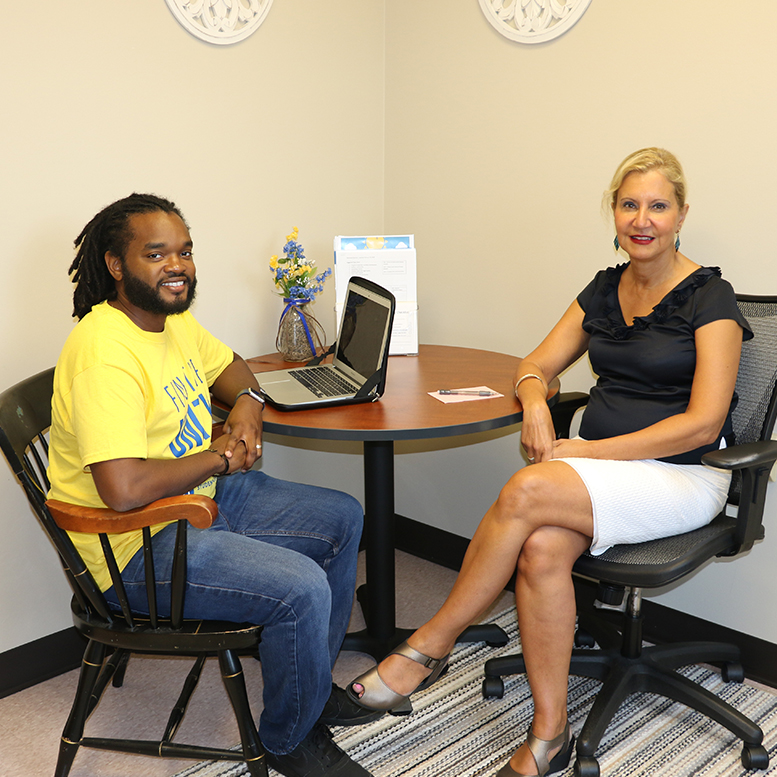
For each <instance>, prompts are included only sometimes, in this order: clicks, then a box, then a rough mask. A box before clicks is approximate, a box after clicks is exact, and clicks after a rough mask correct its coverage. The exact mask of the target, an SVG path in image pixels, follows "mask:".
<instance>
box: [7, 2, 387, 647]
mask: <svg viewBox="0 0 777 777" xmlns="http://www.w3.org/2000/svg"><path fill="white" fill-rule="evenodd" d="M7 5H8V4H7ZM3 19H4V25H7V26H6V28H5V29H6V32H7V34H6V35H5V36H4V41H3V45H2V46H1V47H0V72H2V73H3V77H2V79H0V106H2V108H1V109H0V110H2V117H3V118H2V121H0V148H2V149H3V153H2V162H0V223H1V224H2V228H0V262H1V263H2V270H3V283H2V284H0V328H1V329H2V336H3V343H4V344H3V348H2V357H1V359H2V364H1V366H2V369H1V370H0V376H1V379H0V383H2V386H3V387H5V386H8V385H11V384H12V383H13V382H15V381H16V380H19V379H21V378H22V377H24V376H26V375H28V374H30V373H32V372H37V371H38V370H41V369H44V368H46V367H49V366H50V365H52V364H53V363H54V362H55V361H56V358H57V355H58V353H59V350H60V348H61V346H62V343H63V341H64V339H65V337H66V336H67V333H68V332H69V330H70V328H71V326H72V323H71V318H70V315H71V310H72V306H71V295H72V292H71V288H70V282H69V280H68V277H67V268H68V266H69V263H70V262H71V260H72V257H73V252H72V241H73V239H74V238H75V237H76V235H77V234H78V232H79V231H80V230H81V228H82V227H83V226H84V224H85V223H86V222H87V221H88V220H89V219H90V218H91V217H92V215H93V214H94V213H95V212H97V210H99V209H100V208H101V207H102V206H104V205H106V204H108V203H109V202H111V201H113V200H114V199H116V198H118V197H122V196H125V195H126V194H129V193H130V192H131V191H133V190H138V191H143V190H150V191H154V192H157V193H159V194H163V195H166V196H168V197H171V198H173V199H174V200H176V202H177V203H178V204H179V205H180V206H181V208H182V209H183V211H184V213H185V214H186V216H187V219H188V220H189V222H190V224H191V226H192V235H193V238H194V242H195V256H196V259H197V264H198V272H199V275H200V281H201V283H200V290H199V293H198V302H197V305H196V314H197V316H198V317H199V318H200V320H201V321H202V322H203V323H204V324H205V325H206V326H207V327H209V328H210V329H211V330H212V331H214V332H215V333H216V334H217V335H218V336H219V337H221V338H222V339H224V340H225V341H226V342H228V343H230V344H231V345H232V346H233V347H234V348H235V349H236V350H237V351H238V352H240V353H243V354H245V355H254V354H257V353H265V352H267V351H269V350H273V349H274V336H275V328H276V326H277V317H278V316H279V315H280V311H281V303H280V300H278V299H277V298H276V297H274V296H273V294H272V284H271V282H270V273H269V269H268V262H269V257H270V255H271V254H274V253H279V252H280V248H281V246H282V245H283V243H284V242H285V235H286V234H288V232H289V231H290V230H291V227H292V226H294V225H296V226H299V228H300V238H301V240H302V242H303V245H304V246H305V248H306V249H307V254H308V256H312V257H315V258H317V259H318V260H319V262H320V263H321V265H322V266H324V267H325V266H328V265H329V264H331V258H332V237H333V235H335V234H337V233H340V232H342V233H353V232H359V231H374V232H378V233H380V232H381V231H382V228H383V102H384V101H383V85H384V51H383V48H384V45H383V41H384V19H383V3H382V2H379V1H377V0H370V2H365V1H364V0H333V1H331V0H330V2H327V3H319V2H313V0H303V1H302V2H295V3H288V2H283V0H280V1H279V2H276V3H275V4H274V7H273V8H272V10H271V12H270V13H269V15H268V16H267V19H266V21H265V23H264V24H263V25H262V27H261V28H260V29H259V30H258V31H257V32H256V33H255V34H254V35H253V36H252V37H251V38H249V39H248V40H246V41H244V42H242V43H239V44H236V45H233V46H215V45H209V44H206V43H203V42H202V41H199V40H197V39H196V38H194V37H192V36H191V35H190V34H189V33H188V32H186V31H185V30H184V29H183V28H182V27H181V26H180V25H179V24H178V22H177V21H176V20H175V19H174V18H173V16H172V14H171V13H170V11H169V10H168V9H167V6H166V5H165V3H164V0H132V2H131V3H127V2H119V1H118V0H79V1H78V2H77V3H63V2H61V1H60V0H42V2H40V3H38V4H37V5H36V7H35V12H34V13H32V14H31V13H30V11H29V9H28V8H26V7H25V6H24V4H16V3H12V4H10V7H5V8H4V15H3ZM329 294H331V299H330V300H327V296H328V295H329ZM333 307H334V295H333V293H332V290H331V289H330V290H328V293H327V295H325V298H324V300H322V303H321V309H322V310H324V311H326V310H329V311H331V310H332V309H333ZM323 317H324V318H326V322H327V329H328V333H329V334H330V335H331V334H332V329H333V325H332V322H331V321H330V319H331V318H332V317H333V316H328V317H327V316H323ZM0 493H1V494H2V502H3V510H2V512H0V525H1V526H2V532H3V540H4V541H3V542H2V544H0V623H3V624H11V623H13V624H14V629H13V630H11V629H10V628H7V627H4V628H3V629H2V630H0V651H2V650H7V649H9V648H11V647H14V646H15V645H18V644H23V643H25V642H28V641H30V640H33V639H36V638H38V637H40V636H43V635H45V634H48V633H50V632H53V631H56V630H58V629H61V628H65V627H66V626H68V625H70V618H69V614H68V611H67V606H66V603H67V601H68V597H67V596H66V595H65V592H64V590H63V586H62V579H61V573H60V572H59V570H58V569H57V568H55V567H54V566H53V564H54V563H56V562H55V559H54V555H53V551H52V550H51V549H50V548H49V547H48V546H47V543H46V541H45V539H44V538H43V535H42V532H41V531H40V530H39V529H38V527H37V526H36V525H35V524H34V519H33V517H32V514H31V513H30V511H29V510H28V509H27V507H26V505H25V503H24V502H23V497H22V494H21V492H20V490H19V489H18V487H16V486H15V484H14V482H13V479H12V476H11V473H10V471H9V470H8V468H7V466H6V465H5V464H4V463H3V464H2V465H0ZM30 569H35V571H36V574H35V576H34V578H33V579H32V580H31V579H30V578H31V576H30V574H29V571H30ZM17 580H24V581H25V583H24V586H23V587H21V590H19V589H20V587H19V586H17V584H16V581H17Z"/></svg>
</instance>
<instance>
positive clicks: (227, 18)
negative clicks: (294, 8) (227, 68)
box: [165, 0, 273, 45]
mask: <svg viewBox="0 0 777 777" xmlns="http://www.w3.org/2000/svg"><path fill="white" fill-rule="evenodd" d="M165 2H166V3H167V7H168V8H169V9H170V10H171V11H172V13H173V16H175V18H176V19H178V21H179V22H180V23H181V26H182V27H183V28H184V29H185V30H188V31H189V32H190V33H191V34H192V35H194V36H196V37H197V38H200V39H201V40H204V41H207V42H208V43H218V44H221V45H226V44H229V43H237V42H238V41H241V40H245V38H247V37H248V36H249V35H251V34H252V33H254V32H256V31H257V30H258V29H259V26H260V25H261V23H262V22H263V21H264V18H265V16H267V12H268V11H269V10H270V6H271V5H272V3H273V0H165Z"/></svg>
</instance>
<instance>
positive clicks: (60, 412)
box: [49, 194, 380, 777]
mask: <svg viewBox="0 0 777 777" xmlns="http://www.w3.org/2000/svg"><path fill="white" fill-rule="evenodd" d="M76 246H77V247H78V252H77V255H76V258H75V260H74V261H73V264H72V266H71V268H70V271H71V273H73V282H74V283H75V284H76V286H75V290H74V295H73V301H74V314H75V316H76V317H77V318H78V319H79V322H78V324H77V325H76V327H75V328H74V329H73V331H72V332H71V334H70V336H69V337H68V339H67V342H66V343H65V346H64V348H63V350H62V354H61V355H60V358H59V361H58V362H57V367H56V371H55V375H54V396H53V400H52V426H51V450H50V466H49V477H50V480H51V491H50V494H49V496H50V498H53V499H59V500H62V501H65V502H70V503H74V504H80V505H87V506H93V507H105V506H108V507H111V508H113V509H114V510H119V511H125V510H130V509H132V508H135V507H139V506H141V505H145V504H148V503H149V502H152V501H154V500H156V499H161V498H163V497H167V496H174V495H177V494H184V493H190V492H197V493H202V494H206V495H208V496H211V497H213V498H214V499H215V500H216V503H217V504H218V507H219V516H218V518H217V519H216V521H215V522H214V523H213V525H212V526H211V527H210V528H209V529H204V530H197V529H192V528H191V527H189V532H188V565H187V567H188V586H187V590H186V605H185V615H186V616H187V617H191V618H206V619H207V618H212V619H222V620H233V621H236V622H248V623H256V624H262V625H263V626H264V631H263V635H262V641H261V644H260V656H261V660H262V668H263V674H264V711H263V712H262V715H261V719H260V724H259V735H260V738H261V740H262V742H263V744H264V746H265V748H266V749H267V751H268V761H269V763H270V764H271V765H272V766H273V767H274V768H275V769H276V770H277V771H279V772H280V773H281V774H284V775H287V776H288V777H297V776H298V775H300V776H301V775H310V777H326V776H327V775H337V777H365V775H367V776H368V774H369V773H368V772H367V771H366V770H364V769H363V768H362V767H361V766H359V765H358V764H357V763H356V762H354V761H352V760H351V759H350V758H349V757H348V755H347V754H346V753H345V752H343V751H342V750H341V749H340V748H339V747H338V746H337V745H336V744H335V743H334V742H333V741H332V738H331V735H330V733H329V730H328V728H327V725H357V724H359V723H364V722H367V721H368V720H374V719H375V718H376V717H377V716H378V715H379V714H380V713H374V712H370V711H368V710H364V709H363V708H361V707H358V706H357V705H356V704H354V703H353V702H352V701H350V700H349V699H348V697H347V696H346V694H345V692H344V691H342V689H340V688H337V686H334V685H333V684H332V677H331V670H332V666H333V665H334V661H335V658H336V656H337V653H338V651H339V649H340V645H341V644H342V640H343V637H344V636H345V630H346V628H347V625H348V620H349V617H350V612H351V604H352V601H353V590H354V584H355V576H356V555H357V553H358V545H359V538H360V535H361V527H362V510H361V507H360V506H359V504H358V502H356V500H354V499H353V498H352V497H349V496H347V495H346V494H342V493H340V492H337V491H332V490H330V489H323V488H316V487H313V486H305V485H301V484H296V483H288V482H285V481H280V480H276V479H274V478H270V477H269V476H267V475H265V474H264V473H263V472H261V471H258V470H254V469H252V466H253V465H254V463H255V462H257V461H258V460H259V458H260V457H261V453H262V409H263V407H264V403H263V401H262V399H261V396H260V395H259V393H258V388H259V387H258V384H257V383H256V379H255V378H254V376H253V374H252V373H251V371H250V369H249V368H248V366H247V364H246V363H245V362H244V361H243V359H241V358H240V357H239V356H237V355H236V354H234V353H233V352H232V351H231V350H230V349H229V348H228V347H227V346H226V345H224V344H223V343H221V342H220V341H219V340H218V339H216V338H215V337H213V335H211V334H210V333H209V332H207V331H206V330H205V329H204V328H203V327H202V326H200V325H199V324H198V323H197V321H196V320H195V319H194V317H193V316H192V314H191V313H190V312H189V310H188V309H189V306H190V305H191V303H192V300H193V299H194V294H195V288H196V276H195V267H194V260H193V253H192V247H193V245H192V239H191V236H190V234H189V228H188V226H187V224H186V222H185V220H184V218H183V216H182V215H181V212H180V211H179V210H178V209H177V208H176V207H175V205H174V204H173V203H172V202H170V201H169V200H165V199H163V198H160V197H156V196H154V195H146V194H133V195H131V196H130V197H127V198H125V199H123V200H119V201H118V202H115V203H113V204H112V205H109V206H108V207H107V208H105V209H104V210H102V211H101V212H100V213H98V214H97V215H96V216H95V217H94V218H93V219H92V220H91V221H90V222H89V224H87V226H86V227H85V228H84V230H83V231H82V232H81V234H80V235H79V236H78V238H77V239H76ZM211 394H212V395H213V396H214V397H216V398H217V399H219V400H221V401H223V402H225V403H228V404H230V405H232V408H233V409H232V411H231V413H230V415H229V417H228V419H227V421H226V423H225V424H224V434H223V435H222V436H220V437H218V438H217V439H212V437H211V432H212V428H211V415H210V396H211ZM227 475H228V476H229V477H226V476H227ZM222 476H223V477H222ZM174 535H175V526H174V525H170V524H165V525H161V526H158V527H155V533H154V536H153V544H154V552H155V566H156V574H157V580H158V581H159V583H160V585H162V586H165V585H169V580H170V571H171V568H172V550H173V545H174V540H175V537H174ZM70 536H71V539H72V540H73V543H74V544H75V546H76V547H77V548H78V550H79V552H80V553H81V555H82V556H83V558H84V561H85V563H86V564H87V566H88V568H89V570H90V572H91V573H92V575H93V576H94V578H95V581H96V582H97V584H98V585H99V586H100V588H101V589H102V590H103V591H104V593H105V596H106V598H107V599H108V600H109V602H111V603H113V604H117V599H116V595H115V592H114V590H113V588H112V584H111V579H110V576H109V575H108V573H107V570H106V568H105V562H104V560H103V556H102V551H101V549H100V546H99V540H98V539H97V537H96V536H94V535H88V534H81V533H75V532H73V533H71V534H70ZM110 541H111V545H112V546H113V548H114V551H115V555H116V558H117V562H118V564H119V568H120V570H121V573H122V579H123V580H124V582H125V586H126V588H127V593H128V596H129V598H130V602H131V605H132V606H133V608H135V609H136V610H137V611H139V612H142V611H143V609H144V607H145V606H146V605H145V599H146V597H145V578H144V575H143V568H142V552H141V551H140V547H141V536H140V532H139V531H134V532H126V533H124V534H114V535H110ZM162 599H163V600H164V597H162Z"/></svg>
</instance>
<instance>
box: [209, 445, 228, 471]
mask: <svg viewBox="0 0 777 777" xmlns="http://www.w3.org/2000/svg"><path fill="white" fill-rule="evenodd" d="M206 453H215V454H216V455H217V456H221V460H222V461H223V462H224V469H222V470H221V472H217V473H216V477H217V478H220V477H221V476H222V475H226V474H227V472H229V459H228V458H227V456H226V454H225V453H219V451H217V450H216V449H215V448H208V450H207V451H206Z"/></svg>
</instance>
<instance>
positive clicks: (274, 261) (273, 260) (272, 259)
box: [270, 254, 278, 270]
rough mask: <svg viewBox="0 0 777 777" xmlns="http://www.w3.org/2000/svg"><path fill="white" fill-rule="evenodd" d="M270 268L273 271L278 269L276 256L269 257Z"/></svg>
mask: <svg viewBox="0 0 777 777" xmlns="http://www.w3.org/2000/svg"><path fill="white" fill-rule="evenodd" d="M270 267H272V269H273V270H277V269H278V254H273V255H272V256H271V257H270Z"/></svg>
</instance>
